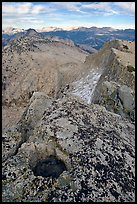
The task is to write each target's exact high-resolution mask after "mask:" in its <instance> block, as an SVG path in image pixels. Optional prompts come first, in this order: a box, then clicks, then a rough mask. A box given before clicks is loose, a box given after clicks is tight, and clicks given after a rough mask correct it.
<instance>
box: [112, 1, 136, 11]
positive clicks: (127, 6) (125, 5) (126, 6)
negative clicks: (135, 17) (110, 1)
mask: <svg viewBox="0 0 137 204" xmlns="http://www.w3.org/2000/svg"><path fill="white" fill-rule="evenodd" d="M114 5H116V6H118V7H119V8H120V9H122V10H123V11H125V12H129V13H131V14H135V2H115V3H114Z"/></svg>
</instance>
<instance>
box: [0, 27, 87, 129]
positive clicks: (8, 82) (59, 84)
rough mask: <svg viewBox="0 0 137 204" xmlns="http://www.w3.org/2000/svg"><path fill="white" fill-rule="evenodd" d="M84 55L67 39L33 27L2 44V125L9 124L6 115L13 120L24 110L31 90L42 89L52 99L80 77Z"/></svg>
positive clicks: (4, 126)
mask: <svg viewBox="0 0 137 204" xmlns="http://www.w3.org/2000/svg"><path fill="white" fill-rule="evenodd" d="M86 55H87V54H85V52H82V50H80V49H79V48H78V47H76V46H75V45H74V44H73V42H71V41H69V40H68V41H65V40H62V39H60V38H58V37H44V36H42V35H41V34H38V33H37V32H36V31H35V30H33V29H29V30H28V31H27V33H26V35H25V36H24V37H21V38H18V39H15V40H14V41H12V42H10V43H9V44H8V45H7V46H5V47H4V49H3V56H2V61H3V64H2V74H3V76H2V81H3V82H2V88H3V90H2V103H3V107H4V113H3V128H8V127H10V124H12V123H13V120H12V119H11V120H10V117H6V115H13V114H14V117H15V121H18V120H19V117H18V115H17V114H16V112H20V111H21V112H22V110H24V106H26V105H27V104H28V103H29V100H30V98H31V96H32V94H33V93H34V92H41V91H42V92H45V94H46V95H48V96H49V97H53V98H54V97H55V98H56V97H57V96H58V95H59V93H60V91H61V89H62V88H63V87H65V86H66V84H68V83H71V82H72V81H74V80H75V79H76V78H78V77H79V76H80V74H81V72H82V70H83V66H82V64H83V62H84V60H85V57H86ZM13 107H14V113H13V112H12V109H13ZM15 107H16V111H15ZM18 107H20V109H17V108H18ZM21 108H22V110H21ZM8 113H9V114H8ZM19 115H20V114H19Z"/></svg>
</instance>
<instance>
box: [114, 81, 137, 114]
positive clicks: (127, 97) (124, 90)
mask: <svg viewBox="0 0 137 204" xmlns="http://www.w3.org/2000/svg"><path fill="white" fill-rule="evenodd" d="M118 92H119V98H120V99H121V101H122V104H123V107H124V108H125V109H126V110H127V111H128V112H130V111H132V110H133V109H134V108H135V99H134V96H133V91H132V89H131V88H129V87H128V86H126V85H123V86H121V87H120V88H119V91H118Z"/></svg>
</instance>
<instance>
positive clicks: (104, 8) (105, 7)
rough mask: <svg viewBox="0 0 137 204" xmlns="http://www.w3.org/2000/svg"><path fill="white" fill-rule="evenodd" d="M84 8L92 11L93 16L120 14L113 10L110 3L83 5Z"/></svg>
mask: <svg viewBox="0 0 137 204" xmlns="http://www.w3.org/2000/svg"><path fill="white" fill-rule="evenodd" d="M82 7H83V8H85V9H92V14H93V15H104V16H110V15H114V14H118V12H117V11H115V10H114V9H113V8H112V6H111V3H110V2H100V3H92V4H83V5H82Z"/></svg>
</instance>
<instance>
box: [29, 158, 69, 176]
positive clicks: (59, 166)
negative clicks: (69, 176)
mask: <svg viewBox="0 0 137 204" xmlns="http://www.w3.org/2000/svg"><path fill="white" fill-rule="evenodd" d="M66 170H67V168H66V165H65V164H64V162H63V161H61V160H58V159H57V158H56V157H55V156H49V157H47V158H46V159H43V160H40V161H38V162H37V164H36V166H35V167H34V168H33V169H32V171H33V173H34V175H35V176H43V177H50V176H51V177H52V178H58V177H59V175H60V174H61V173H62V172H63V171H66Z"/></svg>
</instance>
